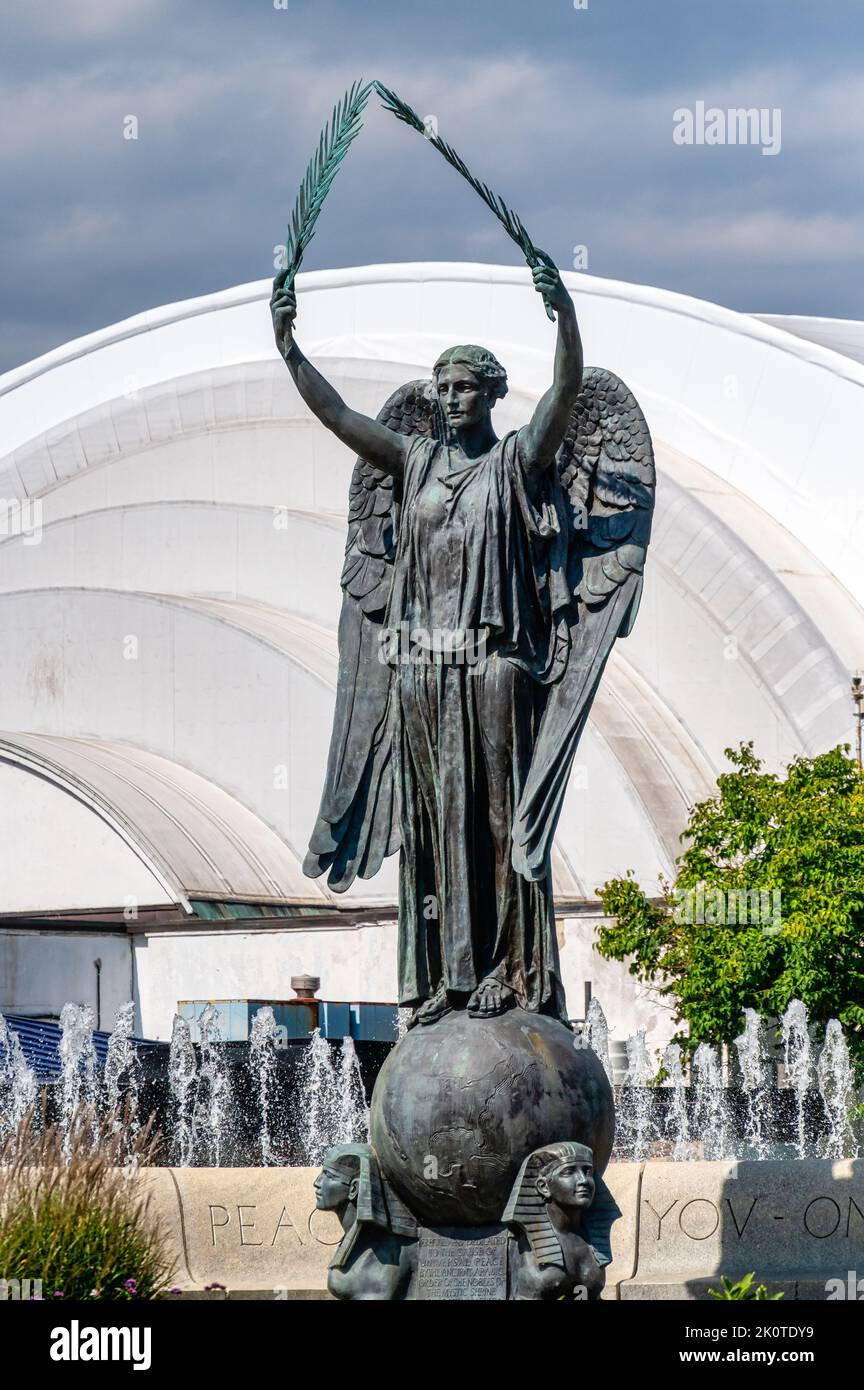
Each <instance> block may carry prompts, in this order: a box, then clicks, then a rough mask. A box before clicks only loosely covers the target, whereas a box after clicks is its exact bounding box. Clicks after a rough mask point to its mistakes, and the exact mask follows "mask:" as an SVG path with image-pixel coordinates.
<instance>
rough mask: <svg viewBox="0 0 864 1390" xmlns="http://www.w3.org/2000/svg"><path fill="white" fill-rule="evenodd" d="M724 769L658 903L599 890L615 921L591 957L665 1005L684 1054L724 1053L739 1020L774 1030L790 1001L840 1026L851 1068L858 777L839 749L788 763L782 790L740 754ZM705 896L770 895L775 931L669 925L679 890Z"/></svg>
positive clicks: (861, 941) (860, 969) (863, 926)
mask: <svg viewBox="0 0 864 1390" xmlns="http://www.w3.org/2000/svg"><path fill="white" fill-rule="evenodd" d="M726 757H727V759H728V760H729V762H730V763H731V765H732V769H733V770H732V771H730V772H725V773H723V774H721V775H720V777H718V779H717V793H716V795H715V796H713V797H711V798H709V799H708V800H706V801H702V802H700V803H699V804H698V805H697V806H695V807H694V809H693V811H692V813H691V816H690V822H689V825H688V827H687V829H686V831H685V832H684V834H683V836H682V840H683V841H685V842H686V848H685V850H684V852H683V853H682V855H681V856H680V858H679V859H678V874H677V877H676V880H675V884H674V888H673V887H672V886H670V885H666V884H664V890H665V899H664V901H662V902H661V903H657V902H652V901H650V900H649V899H648V898H647V897H646V896H645V894H644V893H643V892H642V890H641V889H640V887H639V885H638V884H637V883H636V882H635V880H634V878H633V877H632V875H628V876H626V877H625V878H619V879H614V880H612V881H611V882H609V883H606V884H605V885H604V886H603V888H602V889H601V890H600V896H601V900H602V902H603V907H604V910H605V911H606V912H607V913H609V914H611V915H614V916H615V918H616V919H617V920H616V921H615V922H614V923H613V924H612V925H610V926H604V927H601V929H600V932H599V942H598V949H599V951H600V953H601V955H603V956H606V957H607V958H608V959H613V960H621V961H623V960H625V959H629V961H630V966H629V968H630V972H631V974H633V975H635V976H637V978H638V979H640V980H641V981H643V982H645V983H652V984H654V985H655V986H656V988H657V989H658V990H659V992H660V993H661V994H662V995H665V996H666V997H667V998H669V1000H670V1001H671V1002H672V1003H673V1004H674V1007H675V1010H676V1018H677V1020H678V1021H679V1022H684V1023H686V1024H687V1028H688V1033H687V1035H686V1036H679V1038H678V1041H680V1042H681V1043H682V1044H683V1045H684V1046H685V1047H686V1048H689V1049H691V1050H692V1048H694V1047H695V1046H696V1045H697V1044H698V1043H700V1042H703V1041H705V1042H715V1043H717V1042H731V1041H732V1039H733V1038H734V1037H735V1036H736V1035H737V1034H738V1033H739V1032H740V1031H741V1028H742V1026H743V1016H742V1013H743V1010H744V1009H745V1008H753V1009H756V1010H757V1011H758V1012H759V1013H761V1014H765V1015H768V1016H769V1017H772V1016H773V1017H777V1016H779V1015H780V1014H782V1013H783V1011H784V1010H785V1008H786V1006H787V1005H788V1003H789V1001H790V1000H791V999H796V998H797V999H802V1000H803V1001H804V1003H805V1004H806V1005H807V1008H808V1011H809V1013H810V1016H811V1018H813V1019H814V1020H816V1021H820V1022H822V1023H825V1022H827V1020H828V1019H829V1018H839V1019H840V1021H841V1023H842V1024H843V1025H844V1029H845V1031H846V1034H847V1037H848V1039H849V1043H850V1048H851V1050H852V1052H853V1055H854V1056H855V1057H856V1060H857V1062H858V1065H859V1066H862V1065H864V778H862V776H861V773H860V771H859V769H858V767H857V764H856V763H855V761H854V760H853V759H852V758H850V757H849V756H848V752H847V750H846V749H845V748H843V747H839V748H834V749H832V750H831V751H830V752H828V753H823V754H820V755H819V756H817V757H813V758H804V757H799V758H796V759H795V760H794V761H793V762H792V763H790V765H789V767H788V768H787V770H786V775H785V776H781V777H778V776H775V775H774V774H772V773H767V772H765V771H764V770H763V767H762V763H761V761H760V760H759V759H758V758H757V757H756V755H755V754H754V752H753V745H752V743H749V744H742V745H741V746H740V747H739V748H737V749H728V748H727V749H726ZM713 889H720V890H723V893H724V895H728V893H729V892H730V890H745V891H747V890H755V893H756V895H758V894H762V893H767V894H769V895H770V899H771V901H772V902H773V901H775V899H774V897H773V895H774V893H775V892H779V894H780V898H779V902H780V905H781V914H782V915H781V920H780V923H779V924H778V925H772V926H766V925H765V923H764V922H756V923H755V924H750V925H745V926H740V925H725V924H723V923H722V921H721V922H715V923H713V924H712V923H711V922H710V921H708V920H706V921H705V922H704V923H699V922H698V921H697V922H687V921H686V920H681V919H682V918H683V917H684V916H685V915H686V914H684V913H683V912H682V911H681V902H682V898H684V895H686V894H687V892H688V890H689V891H690V893H691V894H693V893H696V892H697V891H703V890H704V895H705V899H706V900H708V899H709V897H710V893H709V890H713ZM714 896H717V895H716V894H715V895H714ZM691 901H692V899H691ZM706 918H707V914H706Z"/></svg>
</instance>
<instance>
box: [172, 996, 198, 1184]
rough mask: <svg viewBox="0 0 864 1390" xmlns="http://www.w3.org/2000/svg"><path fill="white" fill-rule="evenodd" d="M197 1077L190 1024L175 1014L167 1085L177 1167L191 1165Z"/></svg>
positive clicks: (173, 1154) (173, 1161)
mask: <svg viewBox="0 0 864 1390" xmlns="http://www.w3.org/2000/svg"><path fill="white" fill-rule="evenodd" d="M197 1077H198V1059H197V1058H196V1056H195V1048H194V1047H193V1046H192V1033H191V1030H190V1028H189V1024H188V1022H187V1020H186V1019H185V1018H181V1017H180V1015H179V1014H175V1015H174V1023H173V1026H172V1029H171V1048H170V1051H169V1053H168V1085H169V1088H170V1094H171V1108H172V1115H171V1121H172V1126H171V1127H172V1144H171V1148H172V1153H171V1161H172V1163H174V1164H175V1165H176V1166H177V1167H178V1168H188V1167H189V1165H190V1164H191V1162H192V1153H193V1137H192V1105H193V1101H194V1097H195V1082H196V1080H197Z"/></svg>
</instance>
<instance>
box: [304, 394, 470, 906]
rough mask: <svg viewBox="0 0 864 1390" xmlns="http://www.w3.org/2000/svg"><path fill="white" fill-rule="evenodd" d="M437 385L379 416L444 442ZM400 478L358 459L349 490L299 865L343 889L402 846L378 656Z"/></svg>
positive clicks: (386, 683)
mask: <svg viewBox="0 0 864 1390" xmlns="http://www.w3.org/2000/svg"><path fill="white" fill-rule="evenodd" d="M431 387H432V383H431V381H409V382H408V383H407V384H406V385H405V386H400V387H399V389H398V391H394V393H393V395H392V396H390V398H389V400H388V401H387V402H386V403H385V405H384V407H383V409H382V410H381V411H380V413H379V415H378V417H377V418H378V420H379V422H380V423H381V424H383V425H387V426H388V428H389V429H392V430H395V431H396V432H397V433H399V434H408V435H411V434H420V435H425V436H426V437H427V438H436V439H442V438H443V436H444V422H443V418H442V416H441V409H440V407H439V405H438V402H437V398H436V397H435V395H434V393H433V392H432V390H431ZM401 497H402V491H401V483H400V482H399V481H398V480H397V479H394V478H392V477H390V475H389V474H387V473H382V472H380V471H379V470H378V469H377V468H373V467H372V465H371V464H370V463H367V461H366V460H365V459H362V458H358V459H357V462H356V463H355V465H354V472H353V474H352V477H351V487H350V490H349V493H348V539H347V541H346V545H345V564H344V566H343V569H342V581H341V582H342V591H343V598H342V613H341V616H340V619H339V673H338V677H337V684H336V712H335V715H334V718H333V732H332V734H331V737H330V753H329V757H328V760H327V774H326V779H325V782H324V791H323V794H322V797H321V807H320V810H319V813H318V820H317V822H316V825H315V829H314V831H313V833H312V838H311V840H310V842H309V852H308V854H307V855H306V858H305V860H304V862H303V872H304V873H305V874H306V875H307V877H309V878H318V877H320V875H321V874H323V873H327V874H328V879H327V881H328V884H329V886H330V887H331V888H332V889H333V890H334V891H335V892H337V893H344V892H345V890H346V889H347V888H349V887H350V886H351V884H352V883H353V882H354V879H355V878H356V877H357V875H358V874H359V875H360V877H361V878H371V877H372V876H373V874H376V873H377V872H378V870H379V869H380V867H381V862H382V860H383V859H384V858H385V857H386V856H387V855H389V854H393V853H394V852H395V851H396V850H397V849H398V848H399V838H398V833H397V829H396V824H395V816H394V805H395V802H394V791H395V788H394V777H393V763H392V747H393V743H392V738H391V736H390V732H391V731H390V727H389V719H390V685H391V670H392V668H391V667H390V666H388V665H387V664H386V663H384V662H382V661H381V660H380V652H381V644H380V632H381V625H382V621H383V618H384V611H385V609H386V607H387V600H388V598H389V595H390V585H391V582H392V577H393V561H394V559H395V556H396V536H397V532H398V524H399V507H400V503H401Z"/></svg>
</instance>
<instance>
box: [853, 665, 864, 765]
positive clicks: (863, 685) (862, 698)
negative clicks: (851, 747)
mask: <svg viewBox="0 0 864 1390" xmlns="http://www.w3.org/2000/svg"><path fill="white" fill-rule="evenodd" d="M850 693H851V695H852V703H853V704H854V706H855V753H856V756H857V758H858V767H859V769H860V768H861V720H862V719H864V710H862V708H861V706H862V704H864V681H862V678H861V676H860V675H859V674H858V672H857V671H856V672H855V675H854V676H853V677H852V686H851V691H850Z"/></svg>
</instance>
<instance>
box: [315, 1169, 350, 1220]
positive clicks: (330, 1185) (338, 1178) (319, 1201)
mask: <svg viewBox="0 0 864 1390" xmlns="http://www.w3.org/2000/svg"><path fill="white" fill-rule="evenodd" d="M356 1195H357V1179H356V1178H349V1177H348V1175H347V1173H341V1172H340V1171H339V1169H338V1168H322V1169H321V1172H320V1173H319V1174H318V1176H317V1178H316V1179H315V1205H316V1206H317V1208H318V1210H319V1211H336V1210H337V1209H338V1208H339V1207H344V1206H345V1204H346V1202H350V1201H353V1199H354V1197H355V1196H356Z"/></svg>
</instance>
